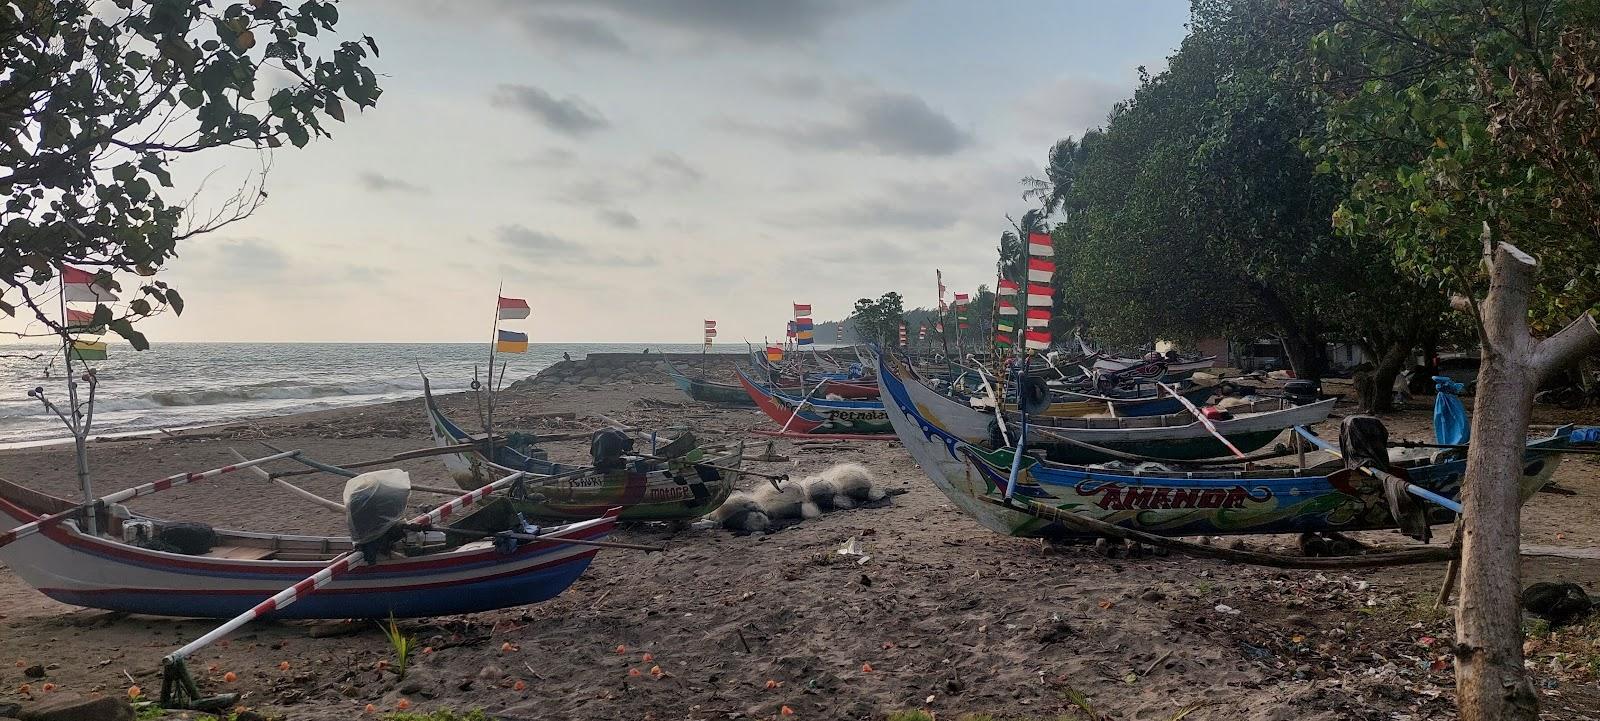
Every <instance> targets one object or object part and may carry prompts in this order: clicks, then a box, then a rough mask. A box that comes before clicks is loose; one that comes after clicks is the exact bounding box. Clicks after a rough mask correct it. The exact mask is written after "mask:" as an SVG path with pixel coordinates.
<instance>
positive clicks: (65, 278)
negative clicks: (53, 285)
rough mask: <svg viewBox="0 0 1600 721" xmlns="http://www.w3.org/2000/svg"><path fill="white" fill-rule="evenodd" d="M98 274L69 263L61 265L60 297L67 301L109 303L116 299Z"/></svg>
mask: <svg viewBox="0 0 1600 721" xmlns="http://www.w3.org/2000/svg"><path fill="white" fill-rule="evenodd" d="M107 283H109V281H105V282H102V281H100V279H99V276H97V275H95V274H94V273H90V272H89V271H87V270H80V269H78V268H74V267H72V266H70V265H63V266H61V297H62V299H64V300H66V301H67V302H68V303H110V302H112V301H114V300H116V299H117V294H116V293H113V292H111V288H110V286H109V285H107Z"/></svg>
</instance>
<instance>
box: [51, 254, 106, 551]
mask: <svg viewBox="0 0 1600 721" xmlns="http://www.w3.org/2000/svg"><path fill="white" fill-rule="evenodd" d="M56 280H57V281H58V282H57V284H56V287H57V293H56V295H57V296H58V299H59V301H60V307H61V362H62V363H63V364H65V366H64V367H65V368H66V376H67V403H68V405H69V408H68V412H67V417H66V419H65V420H66V421H67V430H70V431H72V450H73V460H74V461H75V462H76V464H77V467H78V487H79V488H81V489H82V490H83V502H84V503H93V502H94V500H95V497H94V484H93V483H92V482H90V480H89V439H88V433H89V428H88V424H87V423H86V422H85V419H84V416H83V412H82V410H81V409H79V407H78V379H76V378H73V377H72V334H71V333H70V332H69V330H68V322H69V321H68V320H67V279H66V272H65V269H64V267H63V270H62V272H61V273H58V274H57V277H56ZM89 388H90V392H89V401H90V402H91V403H93V402H94V381H93V380H92V377H91V380H90V383H89ZM90 412H91V413H92V412H93V411H92V410H91V411H90ZM97 511H98V509H95V508H91V509H90V510H89V514H88V516H87V518H85V519H84V524H83V527H84V531H86V532H88V534H89V535H91V536H93V535H96V534H97V533H98V532H99V529H98V528H97V525H98V524H99V518H98V517H97V516H98V515H99V514H98V513H97Z"/></svg>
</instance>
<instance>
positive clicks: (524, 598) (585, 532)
mask: <svg viewBox="0 0 1600 721" xmlns="http://www.w3.org/2000/svg"><path fill="white" fill-rule="evenodd" d="M37 517H38V516H37V515H36V514H34V513H33V512H31V511H29V510H28V509H26V508H23V507H21V506H19V505H17V504H14V503H12V502H10V501H7V500H4V499H0V530H4V529H9V528H14V527H16V526H18V525H21V524H23V523H27V522H30V521H32V520H34V519H35V518H37ZM615 526H616V518H615V517H614V516H612V517H605V518H600V519H595V520H591V521H586V522H584V523H579V524H573V525H571V526H568V527H565V528H558V529H549V530H547V531H546V533H547V534H550V535H557V536H561V537H566V538H576V539H586V540H598V539H601V538H604V537H605V536H606V534H608V533H610V532H611V530H612V529H613V528H615ZM328 540H329V541H330V542H333V543H335V544H336V543H338V542H342V543H344V544H345V546H346V547H348V543H349V539H328ZM597 551H598V549H597V548H595V547H592V546H580V545H572V544H564V543H554V542H549V541H541V542H535V543H531V544H528V545H524V546H521V547H520V548H518V549H517V550H515V551H512V552H510V553H502V552H500V551H499V550H496V549H495V548H494V547H493V544H490V543H487V542H479V543H474V544H469V545H466V546H461V547H459V548H457V549H454V550H450V551H445V552H442V553H438V554H432V555H426V556H417V557H413V558H394V559H385V560H381V561H379V562H377V563H376V564H373V565H369V566H362V567H359V568H356V569H353V570H351V571H350V572H348V573H346V574H345V575H343V576H341V577H339V578H338V579H335V580H334V581H333V582H332V583H329V584H328V585H327V586H325V587H323V588H322V589H319V590H318V591H317V592H316V593H315V594H310V595H307V596H305V597H303V598H301V599H300V600H299V602H298V603H295V604H293V605H290V606H288V607H286V608H283V609H280V610H278V611H275V612H273V613H271V614H269V615H268V617H269V618H371V619H381V618H387V617H389V616H391V615H393V616H396V617H420V616H446V615H452V614H459V613H476V612H479V611H488V610H493V609H497V608H507V607H511V606H520V605H525V604H530V603H537V602H540V601H544V600H547V599H550V598H553V597H555V596H556V595H559V594H560V593H561V592H562V591H564V590H566V588H567V587H568V586H571V585H572V583H573V582H574V581H576V580H577V579H578V577H579V576H581V575H582V574H583V572H584V570H586V569H587V568H588V567H589V563H590V562H591V561H592V560H593V559H594V556H595V553H596V552H597ZM0 561H3V562H4V563H5V564H6V566H7V567H9V568H10V569H11V570H12V572H14V573H16V574H17V576H18V577H20V578H21V579H22V580H23V581H25V582H26V583H28V584H29V585H31V586H33V587H34V588H36V589H38V590H39V591H40V592H41V593H43V594H45V595H46V596H49V597H50V598H53V599H55V600H57V601H61V602H62V603H69V604H72V605H75V606H84V607H88V608H99V609H105V610H108V611H123V612H127V613H142V614H150V615H156V616H184V617H202V618H229V617H233V616H237V615H239V614H241V613H244V612H245V611H248V610H250V609H251V608H253V607H254V606H255V605H256V604H258V603H260V602H261V601H263V600H265V599H267V598H269V597H271V596H272V595H273V594H276V593H278V592H279V591H282V590H283V589H285V588H288V587H289V586H290V585H293V584H294V583H295V582H297V581H300V580H302V579H305V578H306V577H308V576H310V575H311V574H313V573H316V572H317V571H318V570H320V569H322V568H323V567H324V566H326V565H327V561H324V560H308V561H281V560H242V559H225V558H213V557H208V556H186V555H181V554H175V553H165V552H162V551H155V550H150V549H145V548H139V547H135V546H130V545H127V544H124V543H118V542H115V541H111V540H107V539H104V538H99V537H92V536H88V535H85V534H83V533H81V532H79V530H78V529H77V527H76V525H74V524H73V523H71V522H68V523H63V524H60V525H56V526H53V527H51V528H49V529H47V530H45V531H43V532H41V533H37V534H34V535H31V536H28V537H26V538H23V539H22V540H19V541H17V542H15V543H12V544H10V545H8V546H5V547H3V548H0Z"/></svg>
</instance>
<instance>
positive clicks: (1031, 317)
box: [1028, 308, 1050, 328]
mask: <svg viewBox="0 0 1600 721" xmlns="http://www.w3.org/2000/svg"><path fill="white" fill-rule="evenodd" d="M1049 325H1050V309H1049V308H1029V309H1028V327H1029V328H1044V327H1046V326H1049Z"/></svg>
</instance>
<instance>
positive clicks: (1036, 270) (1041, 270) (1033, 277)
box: [1028, 258, 1056, 283]
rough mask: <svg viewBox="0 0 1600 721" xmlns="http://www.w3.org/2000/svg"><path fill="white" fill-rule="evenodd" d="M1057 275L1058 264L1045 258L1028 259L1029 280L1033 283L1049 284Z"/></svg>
mask: <svg viewBox="0 0 1600 721" xmlns="http://www.w3.org/2000/svg"><path fill="white" fill-rule="evenodd" d="M1055 275H1056V262H1055V261H1053V260H1048V259H1045V258H1029V259H1028V280H1029V281H1030V282H1033V283H1049V282H1050V280H1051V279H1052V278H1055Z"/></svg>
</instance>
